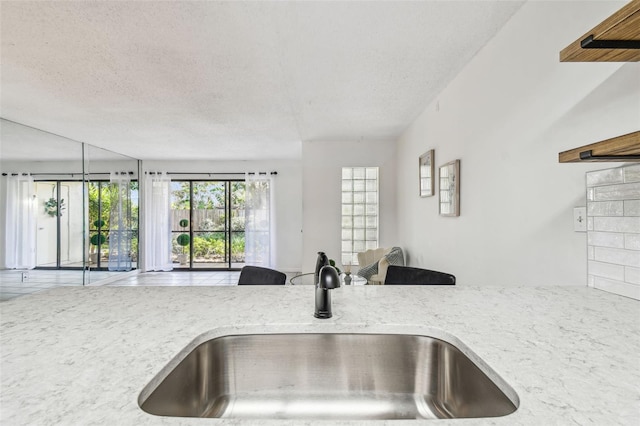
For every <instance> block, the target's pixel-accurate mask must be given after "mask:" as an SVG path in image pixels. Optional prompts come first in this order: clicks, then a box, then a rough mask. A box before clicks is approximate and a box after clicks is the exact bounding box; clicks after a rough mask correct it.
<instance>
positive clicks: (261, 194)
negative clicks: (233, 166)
mask: <svg viewBox="0 0 640 426" xmlns="http://www.w3.org/2000/svg"><path fill="white" fill-rule="evenodd" d="M273 194H274V179H273V178H272V177H270V176H268V175H259V174H258V173H254V174H249V173H247V174H246V176H245V216H244V219H245V227H244V236H245V242H244V256H245V260H244V261H245V264H247V265H254V266H263V267H267V268H272V267H274V263H275V241H274V239H275V209H274V208H273V203H274V199H275V198H274V196H273Z"/></svg>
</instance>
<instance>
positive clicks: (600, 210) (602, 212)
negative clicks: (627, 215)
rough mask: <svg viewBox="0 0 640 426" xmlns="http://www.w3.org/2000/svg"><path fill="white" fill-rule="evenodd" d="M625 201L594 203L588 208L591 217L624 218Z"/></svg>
mask: <svg viewBox="0 0 640 426" xmlns="http://www.w3.org/2000/svg"><path fill="white" fill-rule="evenodd" d="M624 203H625V202H624V201H600V202H597V201H594V202H593V203H589V204H588V206H587V214H588V215H589V216H623V215H624Z"/></svg>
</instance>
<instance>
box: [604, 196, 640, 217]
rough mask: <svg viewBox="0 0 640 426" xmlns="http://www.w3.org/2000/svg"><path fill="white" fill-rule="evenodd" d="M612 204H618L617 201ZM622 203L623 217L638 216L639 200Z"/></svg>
mask: <svg viewBox="0 0 640 426" xmlns="http://www.w3.org/2000/svg"><path fill="white" fill-rule="evenodd" d="M613 202H619V201H613ZM623 203H624V209H623V211H624V215H625V216H640V200H624V201H623ZM594 216H595V215H594Z"/></svg>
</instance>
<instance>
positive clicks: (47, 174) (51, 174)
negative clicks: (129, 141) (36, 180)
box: [2, 172, 133, 177]
mask: <svg viewBox="0 0 640 426" xmlns="http://www.w3.org/2000/svg"><path fill="white" fill-rule="evenodd" d="M115 173H120V174H129V175H132V174H133V172H115ZM109 174H111V172H99V173H82V172H80V173H11V176H20V175H22V176H27V175H31V176H71V177H73V176H75V175H80V176H83V175H89V176H90V175H109ZM2 176H9V174H8V173H2Z"/></svg>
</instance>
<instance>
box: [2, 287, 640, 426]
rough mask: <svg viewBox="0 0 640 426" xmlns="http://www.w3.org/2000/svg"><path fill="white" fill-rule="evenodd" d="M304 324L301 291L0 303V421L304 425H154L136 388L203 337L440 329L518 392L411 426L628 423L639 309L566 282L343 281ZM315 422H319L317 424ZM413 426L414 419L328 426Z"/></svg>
mask: <svg viewBox="0 0 640 426" xmlns="http://www.w3.org/2000/svg"><path fill="white" fill-rule="evenodd" d="M333 291H334V293H333V310H334V317H333V318H331V319H329V320H319V319H315V318H313V303H314V302H313V297H314V294H313V288H312V287H308V286H283V287H261V286H257V287H256V286H240V287H236V286H232V287H87V288H71V287H69V288H58V289H54V290H51V291H48V292H44V293H39V294H36V295H32V296H25V297H22V298H19V299H15V300H12V301H9V302H4V303H2V304H0V321H1V328H0V343H1V345H0V351H1V354H2V363H1V365H0V367H1V370H0V375H1V376H0V380H1V392H0V424H3V425H45V424H46V425H48V424H62V425H93V424H99V425H113V424H118V425H156V424H162V425H165V424H166V425H204V424H211V425H214V424H215V425H221V424H225V425H228V424H234V425H245V424H246V425H258V424H260V425H263V424H273V425H276V424H278V425H280V424H288V425H289V424H290V425H309V424H312V423H314V422H310V421H265V420H259V421H238V420H219V419H193V418H169V417H156V416H152V415H150V414H147V413H145V412H143V411H142V410H141V409H140V408H139V407H138V403H137V399H138V395H139V394H140V391H141V390H142V389H143V388H144V387H145V385H147V383H149V382H150V381H151V380H152V379H153V377H154V376H155V375H156V374H157V373H158V372H159V371H160V370H161V369H162V368H163V367H164V366H165V365H166V364H167V363H168V362H169V361H170V360H171V359H172V358H174V356H176V355H177V354H178V353H179V352H180V351H181V350H182V349H183V348H185V347H186V346H187V345H188V344H189V343H190V342H191V341H193V340H194V339H195V338H196V337H198V336H199V335H201V334H202V333H209V334H210V335H211V336H212V337H214V336H219V335H225V334H238V333H251V332H256V331H265V332H305V331H307V332H328V331H336V332H354V331H355V332H390V333H394V332H397V333H414V334H427V335H429V334H431V335H434V334H435V335H438V334H439V333H446V334H447V335H452V336H455V338H457V339H459V340H460V341H461V342H463V343H464V344H466V345H467V346H468V347H469V348H470V349H471V350H472V351H473V352H474V353H475V354H477V356H479V357H480V358H481V359H482V360H484V362H486V364H488V365H489V366H490V367H491V368H493V370H495V372H496V373H497V374H499V375H500V376H501V377H502V378H503V379H504V380H505V381H506V382H507V383H508V384H509V385H511V387H512V388H513V389H514V390H515V391H516V392H517V394H518V397H519V400H520V407H519V408H518V410H517V411H516V412H515V413H513V414H511V415H508V416H505V417H499V418H488V419H463V420H428V421H419V423H421V424H445V423H450V422H456V424H474V425H475V424H482V425H485V424H486V425H542V424H544V425H568V424H576V425H590V424H593V425H604V424H606V425H614V424H623V425H637V424H638V419H639V418H640V358H639V356H640V355H639V354H640V303H638V302H637V301H634V300H631V299H627V298H623V297H619V296H615V295H612V294H608V293H605V292H601V291H598V290H594V289H589V288H586V287H584V288H582V287H580V288H576V287H536V288H498V287H482V288H480V287H464V286H456V287H444V286H443V287H430V286H423V287H420V286H419V287H405V286H393V287H391V286H387V287H385V286H351V287H343V288H341V289H337V290H333ZM315 423H323V424H327V422H315ZM370 423H371V424H381V425H382V424H398V425H407V424H412V421H407V420H399V421H378V422H370V421H367V422H356V421H345V422H331V424H343V425H362V424H370Z"/></svg>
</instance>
